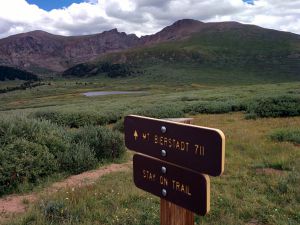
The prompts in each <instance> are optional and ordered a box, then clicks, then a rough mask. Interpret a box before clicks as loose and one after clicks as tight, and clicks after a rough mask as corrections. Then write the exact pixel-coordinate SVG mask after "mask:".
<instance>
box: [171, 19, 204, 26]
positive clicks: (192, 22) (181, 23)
mask: <svg viewBox="0 0 300 225" xmlns="http://www.w3.org/2000/svg"><path fill="white" fill-rule="evenodd" d="M195 24H197V25H200V24H204V23H203V22H201V21H198V20H193V19H182V20H177V21H176V22H175V23H173V24H172V25H171V26H190V25H195Z"/></svg>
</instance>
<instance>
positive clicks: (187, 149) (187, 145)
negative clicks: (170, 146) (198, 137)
mask: <svg viewBox="0 0 300 225" xmlns="http://www.w3.org/2000/svg"><path fill="white" fill-rule="evenodd" d="M185 144H186V151H187V152H188V151H189V144H190V143H188V142H186V143H185Z"/></svg>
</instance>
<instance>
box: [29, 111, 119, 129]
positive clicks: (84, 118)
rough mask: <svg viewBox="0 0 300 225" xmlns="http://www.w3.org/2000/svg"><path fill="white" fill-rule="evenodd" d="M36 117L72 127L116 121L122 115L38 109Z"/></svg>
mask: <svg viewBox="0 0 300 225" xmlns="http://www.w3.org/2000/svg"><path fill="white" fill-rule="evenodd" d="M33 117H34V118H40V119H46V120H49V121H51V122H52V123H56V124H59V125H63V126H68V127H71V128H79V127H83V126H86V125H105V124H109V123H114V122H116V121H117V120H118V119H120V116H119V115H118V114H116V113H112V112H107V113H105V114H99V113H96V112H59V111H38V112H36V113H34V115H33Z"/></svg>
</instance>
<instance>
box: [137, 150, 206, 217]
mask: <svg viewBox="0 0 300 225" xmlns="http://www.w3.org/2000/svg"><path fill="white" fill-rule="evenodd" d="M133 177H134V183H135V185H136V186H137V187H138V188H141V189H143V190H145V191H147V192H150V193H152V194H154V195H156V196H159V197H161V198H163V199H165V200H167V201H169V202H172V203H175V204H177V205H179V206H181V207H183V208H185V209H188V210H190V211H192V212H195V213H197V214H199V215H205V214H206V213H207V212H208V211H209V208H210V193H209V192H210V180H209V177H208V176H207V175H202V174H199V173H196V172H194V171H191V170H187V169H183V168H180V167H177V166H175V165H172V164H170V163H166V162H163V161H160V160H157V159H153V158H150V157H147V156H142V155H138V154H136V155H134V156H133Z"/></svg>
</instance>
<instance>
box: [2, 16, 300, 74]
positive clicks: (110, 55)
mask: <svg viewBox="0 0 300 225" xmlns="http://www.w3.org/2000/svg"><path fill="white" fill-rule="evenodd" d="M166 63H169V64H172V65H183V64H185V65H187V64H193V66H194V67H197V68H198V67H199V70H203V68H204V67H206V68H217V69H220V70H224V69H228V68H230V69H233V70H235V69H238V70H240V71H249V70H253V71H254V72H255V73H268V76H275V74H281V76H285V75H288V76H292V77H299V75H300V72H299V71H300V35H297V34H293V33H288V32H281V31H276V30H271V29H264V28H261V27H258V26H254V25H245V24H240V23H237V22H219V23H203V22H200V21H197V20H191V19H184V20H179V21H177V22H175V23H173V24H172V25H170V26H167V27H165V28H164V29H162V30H161V31H159V32H158V33H156V34H153V35H147V36H142V37H140V38H138V37H136V36H135V35H134V34H129V35H127V34H125V33H123V32H118V31H117V30H116V29H114V30H110V31H105V32H103V33H100V34H94V35H86V36H76V37H65V36H59V35H53V34H49V33H46V32H43V31H33V32H29V33H24V34H17V35H14V36H10V37H7V38H4V39H1V40H0V64H2V65H11V66H19V67H23V68H26V69H28V70H31V71H36V72H39V73H40V74H42V73H45V72H47V71H48V72H63V71H64V73H63V74H64V75H77V76H85V75H95V74H102V73H104V74H113V76H117V75H118V74H122V75H123V76H124V73H128V75H132V74H133V75H134V74H135V75H137V74H141V71H143V70H146V71H147V68H150V67H152V66H153V65H156V66H157V65H161V68H163V67H164V65H165V64H166ZM172 65H171V66H172ZM125 75H126V74H125Z"/></svg>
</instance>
